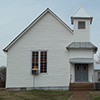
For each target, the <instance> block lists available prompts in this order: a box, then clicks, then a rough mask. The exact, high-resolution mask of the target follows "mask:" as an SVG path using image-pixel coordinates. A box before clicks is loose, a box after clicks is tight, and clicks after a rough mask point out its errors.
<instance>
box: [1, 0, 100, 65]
mask: <svg viewBox="0 0 100 100" xmlns="http://www.w3.org/2000/svg"><path fill="white" fill-rule="evenodd" d="M81 5H83V7H84V8H85V9H86V10H87V11H88V12H89V13H90V15H92V16H93V23H92V25H91V42H92V43H93V44H95V45H96V46H97V47H98V48H100V32H99V30H100V0H0V66H2V65H4V66H6V54H4V52H3V51H2V50H3V49H4V48H5V47H6V46H7V45H8V44H9V43H10V42H11V41H12V40H13V39H14V38H15V37H16V36H17V35H18V34H19V33H20V32H21V31H22V30H23V29H25V28H26V27H27V26H28V25H29V24H30V23H31V22H32V21H33V20H34V19H35V18H36V17H38V16H39V15H40V14H41V13H42V12H43V11H44V10H45V9H46V8H50V9H51V10H52V11H53V12H54V13H55V14H56V15H58V16H59V17H60V18H61V19H62V20H63V21H64V22H65V23H66V24H67V25H68V26H70V27H71V28H72V29H73V27H72V25H71V21H70V17H71V15H73V13H74V12H75V11H76V10H77V9H78V8H79V7H80V6H81ZM98 54H99V52H98V53H97V55H98ZM95 58H96V57H95Z"/></svg>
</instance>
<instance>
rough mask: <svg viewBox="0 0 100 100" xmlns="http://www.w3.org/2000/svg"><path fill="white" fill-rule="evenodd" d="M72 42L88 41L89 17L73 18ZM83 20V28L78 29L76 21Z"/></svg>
mask: <svg viewBox="0 0 100 100" xmlns="http://www.w3.org/2000/svg"><path fill="white" fill-rule="evenodd" d="M73 20H74V21H73V22H74V23H73V25H74V26H73V27H74V42H90V19H73ZM79 21H84V22H85V29H78V22H79Z"/></svg>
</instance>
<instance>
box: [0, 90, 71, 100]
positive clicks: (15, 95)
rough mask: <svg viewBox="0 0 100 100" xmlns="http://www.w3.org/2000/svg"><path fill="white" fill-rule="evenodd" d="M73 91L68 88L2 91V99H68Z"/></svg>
mask: <svg viewBox="0 0 100 100" xmlns="http://www.w3.org/2000/svg"><path fill="white" fill-rule="evenodd" d="M71 95H72V92H70V91H66V90H58V91H49V90H31V91H14V90H5V91H0V100H68V98H69V97H70V96H71Z"/></svg>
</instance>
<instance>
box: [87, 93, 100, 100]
mask: <svg viewBox="0 0 100 100" xmlns="http://www.w3.org/2000/svg"><path fill="white" fill-rule="evenodd" d="M89 97H90V100H100V91H93V92H90V93H89Z"/></svg>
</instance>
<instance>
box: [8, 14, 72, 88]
mask: <svg viewBox="0 0 100 100" xmlns="http://www.w3.org/2000/svg"><path fill="white" fill-rule="evenodd" d="M72 41H73V35H72V33H71V32H70V31H69V30H67V29H66V27H64V26H63V25H62V24H61V23H59V21H58V20H57V19H55V18H54V17H53V16H52V15H51V14H50V13H47V14H46V15H45V16H44V17H43V18H42V19H41V20H39V21H38V22H37V23H36V24H35V25H34V26H33V27H32V28H31V29H30V30H28V31H27V33H26V34H25V35H23V37H21V38H20V39H19V40H18V41H17V42H16V43H15V44H14V45H13V46H12V47H11V48H10V49H9V50H8V57H7V58H8V66H7V81H6V88H10V87H33V83H34V87H54V86H56V87H57V86H69V79H70V74H69V73H70V67H69V65H70V64H69V58H68V51H67V50H66V46H68V45H69V44H70V43H71V42H72ZM34 50H48V55H47V60H48V63H47V73H44V74H43V73H42V74H39V75H37V76H35V77H33V75H32V74H31V67H32V51H34ZM33 78H34V79H33ZM34 80H35V81H34ZM33 81H34V82H33Z"/></svg>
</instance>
